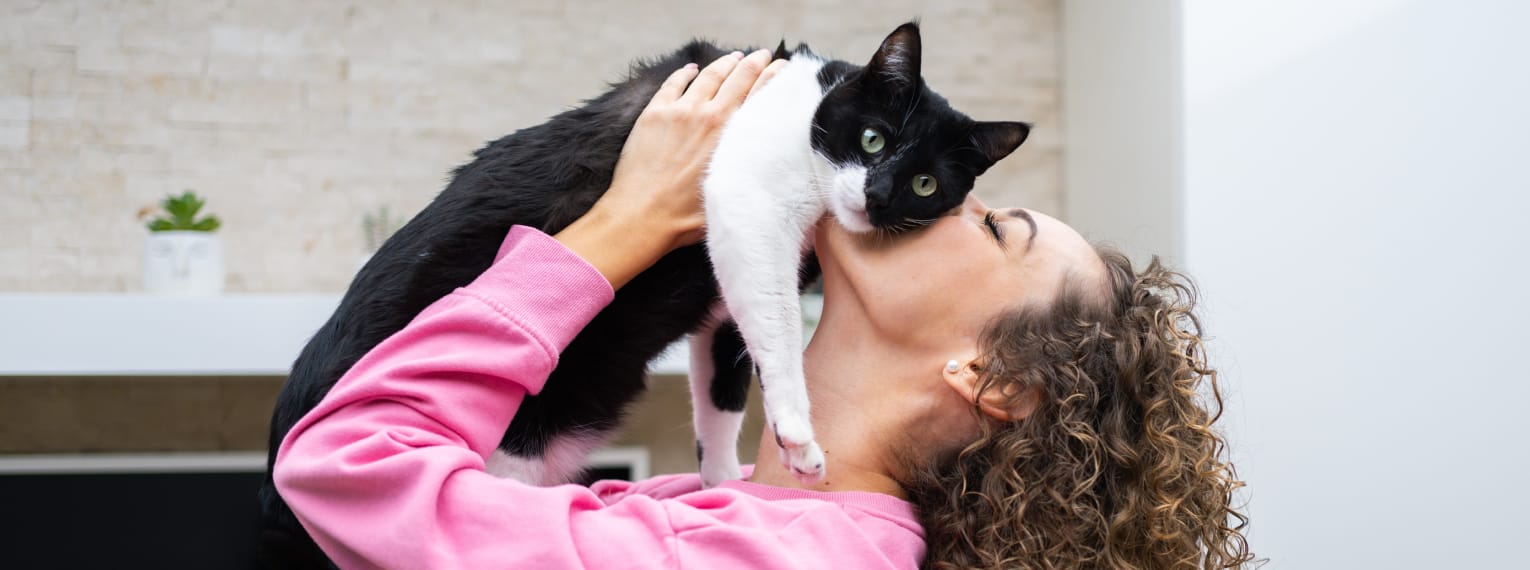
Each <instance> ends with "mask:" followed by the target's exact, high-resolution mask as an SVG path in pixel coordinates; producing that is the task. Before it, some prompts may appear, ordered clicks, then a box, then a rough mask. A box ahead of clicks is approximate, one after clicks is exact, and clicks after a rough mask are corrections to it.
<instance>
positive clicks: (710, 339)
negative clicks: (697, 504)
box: [690, 303, 753, 488]
mask: <svg viewBox="0 0 1530 570" xmlns="http://www.w3.org/2000/svg"><path fill="white" fill-rule="evenodd" d="M713 315H714V316H713V317H712V318H711V319H710V320H709V322H708V325H707V326H706V327H704V328H703V329H701V330H699V331H696V332H695V333H692V334H691V337H690V349H691V363H690V364H691V370H690V385H691V410H692V414H693V416H694V420H695V426H696V461H697V463H699V464H700V467H699V469H700V472H701V485H702V487H703V488H711V487H714V486H716V485H717V484H718V483H722V482H723V481H731V480H734V479H738V478H740V477H742V476H743V474H742V472H741V470H740V468H739V461H738V434H739V431H740V430H741V429H742V428H743V422H744V404H745V403H746V402H747V401H748V397H749V377H750V375H751V374H752V373H753V364H752V363H751V361H750V360H749V354H748V352H746V351H745V350H744V341H743V339H742V338H740V337H739V336H738V327H737V326H735V325H734V324H733V322H732V321H725V319H726V318H727V311H726V310H725V309H724V308H723V307H722V304H721V303H718V306H717V310H715V311H713ZM719 321H723V322H719Z"/></svg>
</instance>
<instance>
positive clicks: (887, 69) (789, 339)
mask: <svg viewBox="0 0 1530 570" xmlns="http://www.w3.org/2000/svg"><path fill="white" fill-rule="evenodd" d="M921 55H922V48H921V39H920V34H919V28H918V26H917V24H914V23H912V22H911V23H908V24H904V25H903V26H900V27H899V28H898V29H896V30H894V31H893V32H892V33H891V34H889V35H888V36H887V38H886V39H885V40H883V42H882V46H881V47H880V48H879V49H878V50H877V52H876V54H875V55H874V56H873V57H872V59H871V62H870V63H868V64H867V65H866V66H865V67H864V68H858V67H855V66H852V65H850V64H848V63H845V62H842V61H831V60H827V59H824V58H821V57H819V56H817V55H816V54H813V53H812V52H811V51H810V50H806V49H802V48H799V49H798V50H797V51H796V52H795V53H794V54H793V56H792V58H791V61H790V62H789V63H788V64H787V65H786V66H785V67H784V68H783V69H782V70H781V71H780V72H779V73H778V74H777V75H776V76H775V78H774V79H772V80H771V81H770V83H769V84H767V85H766V86H765V87H764V88H763V89H761V90H760V91H759V92H758V93H756V94H754V95H751V96H750V98H749V100H748V101H746V102H745V104H744V105H743V107H741V108H740V109H739V110H738V111H737V112H736V113H735V114H734V115H733V117H732V118H731V119H729V121H728V124H727V125H726V126H725V127H724V130H723V134H722V136H721V137H720V139H719V142H718V146H717V150H716V151H715V152H714V153H713V155H712V162H711V163H710V167H709V171H708V176H707V178H706V179H705V181H704V182H703V184H702V187H703V192H704V195H703V197H704V200H703V204H705V207H706V219H707V228H708V230H707V236H706V243H707V248H708V251H709V252H710V253H711V259H712V266H713V270H714V271H715V274H716V276H717V280H718V283H719V285H720V289H721V293H722V297H723V302H724V304H725V306H726V308H727V313H728V314H729V315H731V317H732V321H733V323H735V324H736V328H737V331H738V332H739V334H741V336H742V337H743V339H744V344H745V346H746V347H747V354H748V355H749V357H750V358H752V359H753V361H754V363H755V364H756V366H758V371H759V381H760V387H761V391H762V394H763V399H764V404H765V414H766V419H767V421H768V423H769V425H770V427H771V429H772V431H773V432H774V434H775V436H776V437H775V441H776V445H777V448H778V451H780V453H781V460H782V462H783V463H784V464H785V465H786V466H787V467H788V468H790V469H791V470H792V471H793V472H794V473H795V474H796V476H797V477H798V478H799V479H801V480H802V481H803V482H805V483H814V482H816V481H818V480H821V479H822V478H823V477H824V476H825V472H824V457H823V450H822V449H821V448H820V447H819V445H818V443H817V442H816V441H814V438H813V427H812V424H811V422H810V421H809V417H810V414H809V402H808V395H807V383H806V380H805V379H804V377H803V372H802V340H801V339H802V316H801V307H800V305H799V304H798V303H799V301H798V274H797V273H798V272H797V268H798V265H799V262H800V260H801V259H802V257H803V255H804V254H805V253H810V252H811V250H812V241H813V239H814V236H813V232H812V229H813V227H814V225H815V224H816V223H817V221H818V220H819V219H820V218H822V217H823V216H824V214H826V213H831V212H832V213H833V215H834V218H835V219H836V220H837V221H838V223H839V224H840V225H841V226H843V227H845V229H847V230H850V231H853V232H871V231H877V230H878V229H892V230H902V229H910V228H912V227H917V226H919V225H923V224H925V223H929V222H932V221H934V219H935V218H936V217H937V216H940V215H942V214H943V213H945V212H947V211H949V210H951V209H952V208H954V207H956V206H957V205H959V204H961V203H962V201H963V200H964V199H965V198H966V196H967V193H968V192H969V191H970V190H971V189H972V184H973V180H974V179H975V178H976V177H977V176H978V175H980V174H982V173H983V171H985V170H986V169H987V168H988V167H989V166H991V165H992V164H993V163H994V162H996V161H998V160H999V159H1001V158H1003V157H1004V156H1006V155H1008V154H1009V153H1010V152H1012V151H1014V150H1015V148H1017V147H1019V146H1020V144H1021V143H1022V142H1024V140H1025V138H1026V136H1027V135H1028V134H1029V132H1030V126H1029V125H1026V124H1023V123H1015V122H973V121H972V120H971V119H968V118H967V117H965V116H964V115H961V114H960V113H957V112H956V111H954V110H952V109H951V107H950V106H949V105H948V104H947V103H946V101H945V99H943V98H941V97H940V96H939V95H937V94H935V93H934V92H932V91H930V90H929V89H928V88H927V87H925V85H924V81H923V79H922V77H921V75H920V65H921ZM708 326H710V324H709V325H708ZM708 332H710V330H709V328H708V327H704V328H703V329H702V331H701V334H696V335H693V336H692V337H691V341H690V342H691V350H692V354H696V353H698V352H703V353H704V352H711V350H709V349H713V348H715V347H714V346H712V345H711V343H712V342H713V341H714V339H715V335H712V334H707V333H708ZM725 332H727V333H729V334H732V330H725ZM697 364H700V365H702V366H704V365H705V363H697ZM697 364H693V374H692V376H691V393H692V395H693V396H692V404H693V407H694V408H695V410H696V411H695V414H696V434H697V437H698V451H697V454H698V455H699V456H700V461H701V469H700V473H701V479H702V482H703V484H704V485H707V486H711V485H714V484H716V483H718V482H721V481H723V480H727V479H736V478H738V477H739V471H740V470H739V465H738V456H737V453H735V452H734V447H735V444H736V440H737V437H738V432H739V426H740V424H741V422H742V416H743V414H742V409H741V408H739V409H737V410H726V409H722V408H721V407H714V406H713V404H714V402H709V401H707V399H705V398H699V397H696V395H697V394H705V393H707V390H708V389H711V390H714V391H715V390H716V387H715V386H716V384H715V382H712V379H711V378H710V377H708V376H707V375H706V374H705V373H706V372H707V370H705V369H703V370H699V371H698V370H694V368H695V367H696V365H697ZM698 372H699V373H698ZM714 449H720V450H726V453H720V454H719V453H707V451H708V450H714Z"/></svg>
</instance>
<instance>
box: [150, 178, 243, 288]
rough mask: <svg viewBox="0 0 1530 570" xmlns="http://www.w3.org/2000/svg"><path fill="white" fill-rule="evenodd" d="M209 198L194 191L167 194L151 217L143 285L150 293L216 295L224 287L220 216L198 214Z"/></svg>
mask: <svg viewBox="0 0 1530 570" xmlns="http://www.w3.org/2000/svg"><path fill="white" fill-rule="evenodd" d="M204 204H206V201H205V200H203V199H202V198H200V197H198V196H197V195H196V193H195V192H192V191H190V190H187V191H185V192H184V193H182V194H181V195H180V196H174V195H171V196H166V197H165V199H164V200H163V201H162V202H160V206H161V208H163V211H162V212H161V213H160V215H159V216H157V217H155V218H154V219H152V220H150V221H149V223H148V227H149V238H148V241H146V242H145V243H144V249H143V288H144V289H145V290H147V291H148V292H150V293H162V294H178V295H216V294H218V293H220V292H222V291H223V243H222V242H221V241H219V239H218V235H217V234H216V233H215V232H217V231H218V226H219V225H220V222H219V221H218V217H217V216H210V215H205V216H202V217H200V218H198V217H197V215H198V214H199V213H200V212H201V211H202V206H203V205H204Z"/></svg>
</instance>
